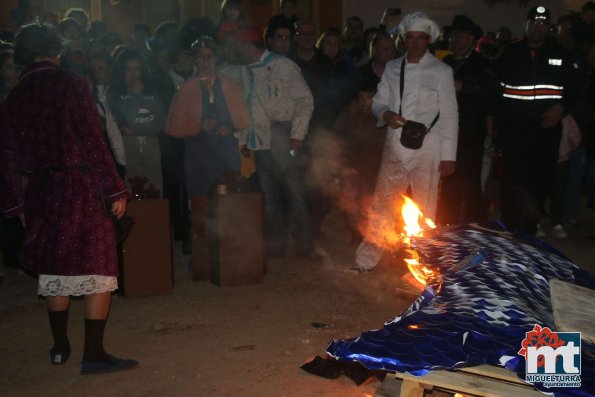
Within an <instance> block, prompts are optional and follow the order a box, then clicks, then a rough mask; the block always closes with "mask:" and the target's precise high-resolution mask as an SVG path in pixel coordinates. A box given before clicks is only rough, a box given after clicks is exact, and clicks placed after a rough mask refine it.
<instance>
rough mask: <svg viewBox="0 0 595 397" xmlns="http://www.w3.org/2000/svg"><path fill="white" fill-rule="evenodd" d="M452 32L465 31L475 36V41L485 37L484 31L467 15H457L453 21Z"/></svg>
mask: <svg viewBox="0 0 595 397" xmlns="http://www.w3.org/2000/svg"><path fill="white" fill-rule="evenodd" d="M450 29H451V30H463V31H465V32H469V33H471V34H473V37H475V40H477V39H479V38H480V37H481V36H483V31H482V29H481V28H480V27H479V25H476V24H475V23H474V22H473V21H472V20H471V18H469V17H468V16H467V15H456V16H455V17H454V19H453V20H452V25H451V26H450Z"/></svg>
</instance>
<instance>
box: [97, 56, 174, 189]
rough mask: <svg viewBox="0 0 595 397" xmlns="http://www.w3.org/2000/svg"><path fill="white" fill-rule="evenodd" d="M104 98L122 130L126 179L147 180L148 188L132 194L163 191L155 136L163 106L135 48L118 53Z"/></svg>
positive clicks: (160, 126)
mask: <svg viewBox="0 0 595 397" xmlns="http://www.w3.org/2000/svg"><path fill="white" fill-rule="evenodd" d="M107 100H108V103H109V107H110V109H111V110H112V112H113V113H114V115H115V116H116V120H117V121H118V125H119V127H120V131H121V132H122V137H123V141H124V151H125V152H126V178H127V180H128V181H130V180H131V178H139V177H140V178H144V179H146V182H147V183H148V188H149V191H133V194H139V195H145V194H146V195H148V196H149V197H155V196H158V195H159V193H160V192H162V190H163V189H162V186H163V176H162V172H161V151H160V149H159V142H158V137H159V135H160V134H161V133H163V128H164V123H165V109H164V106H163V102H162V100H161V98H160V97H159V95H158V93H157V90H156V89H155V87H154V85H153V83H152V79H151V76H150V75H149V69H148V66H147V63H146V61H145V59H144V58H143V56H142V55H141V54H140V53H139V52H138V51H136V50H132V49H125V50H123V51H122V52H120V53H119V54H118V57H117V58H116V61H115V63H114V67H113V70H112V78H111V82H110V85H109V89H108V91H107ZM151 185H152V186H151Z"/></svg>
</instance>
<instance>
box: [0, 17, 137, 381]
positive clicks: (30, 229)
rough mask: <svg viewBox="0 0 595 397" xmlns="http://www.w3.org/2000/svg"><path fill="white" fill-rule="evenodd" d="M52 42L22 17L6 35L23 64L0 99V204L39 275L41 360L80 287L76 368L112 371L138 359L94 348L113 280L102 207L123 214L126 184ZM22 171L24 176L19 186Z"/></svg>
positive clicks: (79, 82)
mask: <svg viewBox="0 0 595 397" xmlns="http://www.w3.org/2000/svg"><path fill="white" fill-rule="evenodd" d="M62 48H63V47H62V41H61V39H60V37H59V36H58V34H57V33H56V32H55V30H54V29H52V28H51V27H49V26H46V25H38V24H31V25H27V26H24V27H23V28H21V30H20V31H19V33H18V34H17V36H16V46H15V60H16V61H17V63H19V64H21V65H23V66H25V67H24V69H23V72H22V74H21V78H20V81H19V83H18V85H17V86H16V87H14V88H13V90H12V91H11V92H10V94H9V95H8V97H7V98H6V100H5V102H4V103H3V104H2V105H1V106H0V175H1V179H0V208H2V210H3V212H4V215H5V216H7V217H16V216H18V217H19V218H20V219H21V222H22V223H23V225H24V226H25V235H26V238H25V242H24V245H23V249H22V253H21V263H22V266H23V267H24V268H25V269H27V270H29V271H31V272H33V273H36V274H38V275H39V287H38V294H39V295H41V296H43V297H45V301H46V304H47V310H48V315H49V321H50V327H51V331H52V335H53V337H54V346H53V347H52V349H51V350H50V360H51V363H52V364H53V365H62V364H64V363H65V362H66V361H67V360H68V358H69V357H70V353H71V350H70V343H69V340H68V336H67V325H68V313H69V308H70V297H71V296H84V314H85V344H84V352H83V360H82V365H81V372H82V373H83V374H95V373H102V372H113V371H119V370H123V369H128V368H133V367H136V366H137V365H138V363H137V362H136V361H134V360H126V359H120V358H117V357H114V356H112V355H109V354H107V353H106V351H105V350H104V348H103V333H104V329H105V324H106V320H107V316H108V313H109V309H110V298H111V293H112V291H114V290H115V289H117V288H118V283H117V275H118V264H117V256H116V241H115V233H114V226H113V223H112V219H111V216H115V217H117V218H120V217H122V216H123V215H124V212H125V211H126V198H127V196H128V191H127V189H126V187H125V186H124V183H123V182H122V180H121V179H120V178H119V176H118V173H117V171H116V167H115V165H114V162H113V160H112V159H111V155H110V152H109V150H108V148H107V146H106V144H105V140H104V138H103V132H102V130H101V123H100V120H99V115H98V113H97V108H96V105H95V101H94V99H93V95H92V93H91V90H90V88H89V85H88V84H87V82H86V81H85V80H84V78H82V77H80V76H77V75H75V74H74V73H71V72H68V71H65V70H62V69H60V68H59V67H58V55H59V54H60V53H61V51H62ZM23 174H25V175H28V179H29V181H28V183H27V186H26V189H24V190H23V186H22V182H21V181H22V179H21V178H22V175H23Z"/></svg>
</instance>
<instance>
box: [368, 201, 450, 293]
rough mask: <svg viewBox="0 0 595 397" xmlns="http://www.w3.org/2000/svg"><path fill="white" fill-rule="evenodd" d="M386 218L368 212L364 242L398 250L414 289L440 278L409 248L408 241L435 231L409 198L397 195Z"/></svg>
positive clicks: (393, 250) (379, 213) (432, 225)
mask: <svg viewBox="0 0 595 397" xmlns="http://www.w3.org/2000/svg"><path fill="white" fill-rule="evenodd" d="M389 213H390V216H387V215H386V213H384V212H376V211H374V210H373V209H372V208H370V209H369V210H368V216H367V220H368V222H367V224H366V225H365V227H364V228H363V231H362V234H363V235H364V236H365V238H366V240H367V241H369V242H371V243H373V244H374V245H376V246H377V247H380V248H382V249H384V250H387V251H390V252H397V251H399V250H401V251H402V252H404V253H405V254H406V256H407V257H406V258H404V260H405V264H406V265H407V268H408V269H409V272H410V273H411V275H412V278H413V279H415V281H413V280H411V281H412V283H415V285H421V286H425V285H427V284H429V283H431V282H432V281H433V280H435V279H437V278H438V277H439V276H440V275H439V274H438V273H437V272H436V271H433V270H431V269H429V268H428V267H426V266H424V265H423V264H422V263H421V261H420V258H419V255H418V254H417V252H415V250H414V249H413V248H412V239H414V238H419V237H423V236H424V232H427V231H429V230H431V229H435V228H436V224H435V223H434V221H432V220H431V219H429V218H425V217H424V216H423V213H422V211H421V210H420V208H419V206H418V205H417V204H416V203H415V202H414V201H413V200H412V199H411V198H409V197H407V196H405V195H401V197H400V198H398V199H396V200H394V201H393V202H392V205H391V208H390V212H389Z"/></svg>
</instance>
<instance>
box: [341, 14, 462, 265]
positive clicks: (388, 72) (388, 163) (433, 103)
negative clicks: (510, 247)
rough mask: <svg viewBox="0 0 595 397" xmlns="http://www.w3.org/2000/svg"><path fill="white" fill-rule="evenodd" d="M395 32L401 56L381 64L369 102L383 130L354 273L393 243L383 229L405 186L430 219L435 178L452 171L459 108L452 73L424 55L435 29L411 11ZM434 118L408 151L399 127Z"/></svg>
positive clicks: (392, 220)
mask: <svg viewBox="0 0 595 397" xmlns="http://www.w3.org/2000/svg"><path fill="white" fill-rule="evenodd" d="M399 32H400V34H401V35H402V37H403V43H404V45H405V49H406V53H405V55H404V56H403V57H401V58H398V59H395V60H393V61H390V62H389V63H388V64H387V65H386V69H385V71H384V73H383V75H382V79H381V81H380V83H379V84H378V92H377V94H376V96H375V97H374V101H373V104H372V111H373V112H374V115H375V116H376V118H378V120H380V122H381V123H382V124H387V125H388V129H387V137H386V142H385V146H384V153H383V157H382V164H381V166H380V172H379V175H378V183H377V185H376V190H375V192H374V199H373V202H372V208H371V211H370V213H369V215H368V216H369V219H368V226H367V230H365V231H364V240H363V241H362V243H361V244H360V246H359V247H358V249H357V251H356V257H355V267H353V268H351V270H352V271H355V272H358V273H361V272H366V271H370V270H372V269H373V268H374V267H375V266H376V265H377V264H378V262H380V259H381V258H382V254H383V252H384V249H386V248H389V247H390V246H391V245H392V244H393V243H394V242H392V241H390V238H388V235H387V233H386V231H387V230H395V231H396V229H395V227H393V226H394V225H396V222H395V221H396V220H397V219H396V217H398V216H399V215H398V211H397V210H395V208H397V207H398V206H396V204H398V202H399V201H400V200H401V195H402V194H405V192H406V191H407V189H408V187H411V192H412V195H413V200H414V201H416V202H417V204H418V205H419V206H420V209H421V211H422V212H423V213H424V216H426V217H428V218H433V217H434V216H435V214H436V204H437V200H438V183H439V181H440V178H441V177H444V176H448V175H450V174H452V173H453V172H454V170H455V159H456V152H457V135H458V109H457V99H456V94H455V86H454V80H453V75H452V69H451V68H450V67H449V66H448V65H446V64H445V63H443V62H442V61H440V60H438V59H437V58H435V57H434V56H433V55H432V54H430V53H429V52H428V46H429V45H430V43H432V42H434V41H435V40H436V39H437V38H438V36H439V34H440V28H439V26H438V24H436V22H434V21H432V20H431V19H429V18H428V17H427V16H426V15H425V14H423V13H421V12H414V13H412V14H409V15H407V16H405V18H403V20H402V22H401V24H400V25H399ZM402 68H403V70H404V82H403V83H404V84H403V95H401V89H400V77H401V70H402ZM401 97H402V100H401ZM436 117H438V118H437V120H436V122H435V125H434V126H433V127H432V128H431V129H430V131H429V132H428V134H427V135H426V136H425V139H424V141H423V145H422V147H421V148H419V149H408V148H406V147H404V146H403V145H402V144H401V142H400V138H401V133H402V127H403V126H404V125H405V124H406V123H407V122H408V121H416V122H420V123H423V124H424V125H425V126H426V127H427V128H430V127H431V125H432V124H433V122H434V120H435V119H436Z"/></svg>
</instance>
